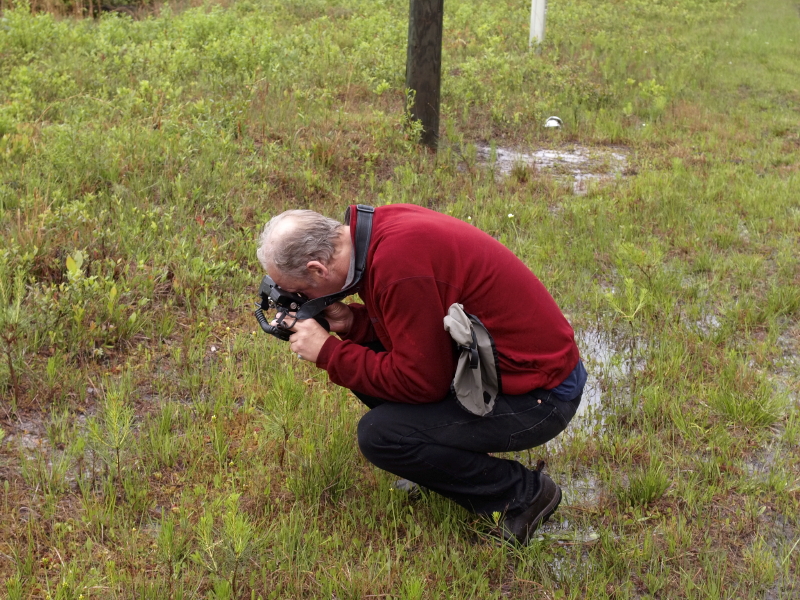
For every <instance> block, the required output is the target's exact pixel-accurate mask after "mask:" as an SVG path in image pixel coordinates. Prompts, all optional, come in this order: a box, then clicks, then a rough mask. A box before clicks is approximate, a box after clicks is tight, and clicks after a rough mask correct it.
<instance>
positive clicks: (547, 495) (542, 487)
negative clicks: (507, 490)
mask: <svg viewBox="0 0 800 600" xmlns="http://www.w3.org/2000/svg"><path fill="white" fill-rule="evenodd" d="M543 468H544V461H543V460H540V461H539V464H538V465H537V466H536V470H535V471H534V472H533V474H534V477H536V479H537V483H538V484H539V485H538V486H537V490H536V493H535V494H534V495H533V500H532V501H531V503H530V505H529V506H528V508H526V509H524V510H523V511H521V512H519V513H516V514H508V515H506V516H505V517H504V518H503V520H502V521H501V522H500V530H501V532H502V534H503V537H504V538H505V539H506V540H508V541H511V542H517V543H519V544H522V545H525V544H527V543H528V541H529V540H530V538H531V536H532V535H533V532H534V531H536V529H537V528H538V527H539V525H541V524H542V523H544V522H545V521H547V519H549V518H550V515H552V514H553V513H554V512H556V509H557V508H558V505H559V503H560V502H561V488H560V487H558V486H557V485H556V484H555V482H554V481H553V480H552V479H550V478H549V477H548V476H547V475H545V474H544V473H542V469H543Z"/></svg>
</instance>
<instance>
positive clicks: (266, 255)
mask: <svg viewBox="0 0 800 600" xmlns="http://www.w3.org/2000/svg"><path fill="white" fill-rule="evenodd" d="M282 224H284V225H285V226H281V225H282ZM342 227H343V225H342V224H341V223H339V221H336V220H335V219H330V218H328V217H325V216H323V215H321V214H319V213H316V212H314V211H313V210H287V211H286V212H282V213H281V214H279V215H277V216H274V217H272V218H271V219H270V220H269V222H268V223H267V224H266V226H265V227H264V231H262V232H261V235H260V236H259V237H258V250H257V252H256V255H257V256H258V261H259V262H260V263H261V266H262V267H264V270H265V271H267V270H269V267H268V265H269V264H270V263H272V264H273V265H274V266H275V267H276V268H277V269H278V270H279V271H280V272H281V273H282V274H284V275H287V276H289V277H296V278H300V279H304V280H306V279H308V272H307V271H306V264H307V263H308V262H309V261H311V260H318V261H319V262H321V263H322V264H323V265H327V264H328V263H329V262H330V261H331V259H332V258H333V254H334V252H335V251H336V243H337V241H338V238H339V235H340V234H341V231H342Z"/></svg>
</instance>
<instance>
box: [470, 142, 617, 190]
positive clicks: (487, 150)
mask: <svg viewBox="0 0 800 600" xmlns="http://www.w3.org/2000/svg"><path fill="white" fill-rule="evenodd" d="M476 149H477V157H478V160H479V161H481V162H482V163H483V164H485V165H488V166H489V167H491V168H493V169H494V170H495V174H496V176H497V177H499V178H503V177H507V176H509V175H511V174H512V173H513V172H514V170H515V169H533V170H535V171H536V172H538V173H542V174H550V175H552V176H554V177H556V178H557V179H560V180H563V181H565V182H569V183H570V184H571V185H572V191H573V193H575V194H576V195H583V194H585V193H586V192H587V191H588V189H589V186H590V185H591V184H593V183H596V184H602V183H607V182H611V181H614V180H616V179H619V178H621V177H624V176H625V173H626V172H627V168H628V150H627V149H626V148H621V147H603V148H590V147H588V146H578V145H575V146H570V147H564V148H558V149H546V148H543V149H540V150H534V151H523V150H515V149H512V148H501V147H496V148H493V147H491V146H488V145H485V144H478V145H476Z"/></svg>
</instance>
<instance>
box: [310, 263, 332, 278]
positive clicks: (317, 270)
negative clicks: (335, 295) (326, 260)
mask: <svg viewBox="0 0 800 600" xmlns="http://www.w3.org/2000/svg"><path fill="white" fill-rule="evenodd" d="M306 270H307V271H308V274H309V275H310V276H311V277H314V278H316V279H326V278H327V277H328V267H326V266H325V265H323V264H322V263H321V262H319V261H318V260H310V261H308V262H307V263H306Z"/></svg>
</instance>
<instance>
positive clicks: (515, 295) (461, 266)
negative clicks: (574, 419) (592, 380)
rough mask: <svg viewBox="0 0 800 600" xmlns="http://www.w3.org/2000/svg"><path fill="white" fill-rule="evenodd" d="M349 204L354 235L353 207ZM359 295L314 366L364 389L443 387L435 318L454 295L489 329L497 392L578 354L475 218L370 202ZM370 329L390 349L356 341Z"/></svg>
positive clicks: (438, 392)
mask: <svg viewBox="0 0 800 600" xmlns="http://www.w3.org/2000/svg"><path fill="white" fill-rule="evenodd" d="M350 214H351V229H350V232H351V234H352V235H353V236H355V224H356V219H357V218H358V215H357V212H356V210H355V207H351V213H350ZM354 243H355V242H354ZM359 296H360V297H361V299H362V301H363V304H350V308H351V309H352V310H353V326H352V329H351V330H350V332H349V333H348V334H347V335H346V336H343V339H338V338H336V337H333V336H331V337H330V339H329V340H328V341H327V342H325V345H324V346H323V347H322V350H321V351H320V354H319V357H318V358H317V366H318V367H320V368H322V369H325V370H327V371H328V374H329V376H330V379H331V381H333V382H334V383H336V384H338V385H341V386H344V387H346V388H349V389H352V390H355V391H358V392H361V393H364V394H368V395H370V396H376V397H378V398H385V399H387V400H393V401H396V402H409V403H423V402H436V401H439V400H441V399H443V398H444V397H445V396H446V395H447V393H448V391H449V389H450V384H451V383H452V381H453V375H454V374H455V368H456V352H455V345H454V343H453V341H452V339H451V338H450V335H449V334H448V333H447V332H446V331H445V330H444V324H443V321H442V319H443V318H444V316H445V315H446V314H447V310H448V308H449V307H450V305H451V304H452V303H453V302H458V303H460V304H462V305H463V306H464V310H465V311H466V312H467V313H470V314H474V315H475V316H477V317H478V318H479V319H480V320H481V322H482V323H483V324H484V325H485V326H486V328H487V329H488V330H489V333H490V334H491V335H492V337H493V338H494V342H495V346H496V347H497V352H498V354H499V364H500V374H501V380H502V392H503V393H504V394H522V393H525V392H528V391H530V390H532V389H535V388H545V389H551V388H554V387H556V386H557V385H558V384H559V383H561V382H562V381H563V380H564V379H565V378H566V377H567V375H569V374H570V373H571V372H572V370H573V369H574V368H575V366H576V365H577V363H578V348H577V346H576V345H575V339H574V334H573V331H572V327H570V325H569V323H568V322H567V320H566V318H565V317H564V315H563V314H562V313H561V311H560V310H559V308H558V306H557V305H556V303H555V301H554V300H553V298H552V296H550V294H549V293H548V291H547V290H546V289H545V287H544V285H542V283H541V282H540V281H539V279H537V277H536V276H535V275H534V274H533V273H532V272H531V271H530V270H529V269H528V267H526V266H525V264H523V262H522V261H521V260H519V259H518V258H517V257H516V256H514V254H513V253H512V252H511V251H510V250H509V249H508V248H506V247H505V246H503V245H502V244H501V243H500V242H498V241H497V240H495V239H494V238H492V237H491V236H489V235H487V234H486V233H484V232H482V231H481V230H479V229H478V228H477V227H474V226H472V225H469V224H467V223H464V222H463V221H460V220H458V219H455V218H453V217H449V216H446V215H442V214H440V213H437V212H434V211H431V210H428V209H426V208H422V207H419V206H414V205H407V204H406V205H389V206H381V207H378V208H376V209H375V214H374V217H373V227H372V239H371V242H370V247H369V252H368V256H367V268H366V273H365V275H364V278H363V280H362V285H361V289H360V292H359ZM376 338H377V339H378V340H380V342H381V343H382V344H383V346H384V348H386V350H387V352H374V351H372V350H369V349H367V348H365V347H364V346H361V345H360V344H363V343H365V342H369V341H373V340H375V339H376Z"/></svg>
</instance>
